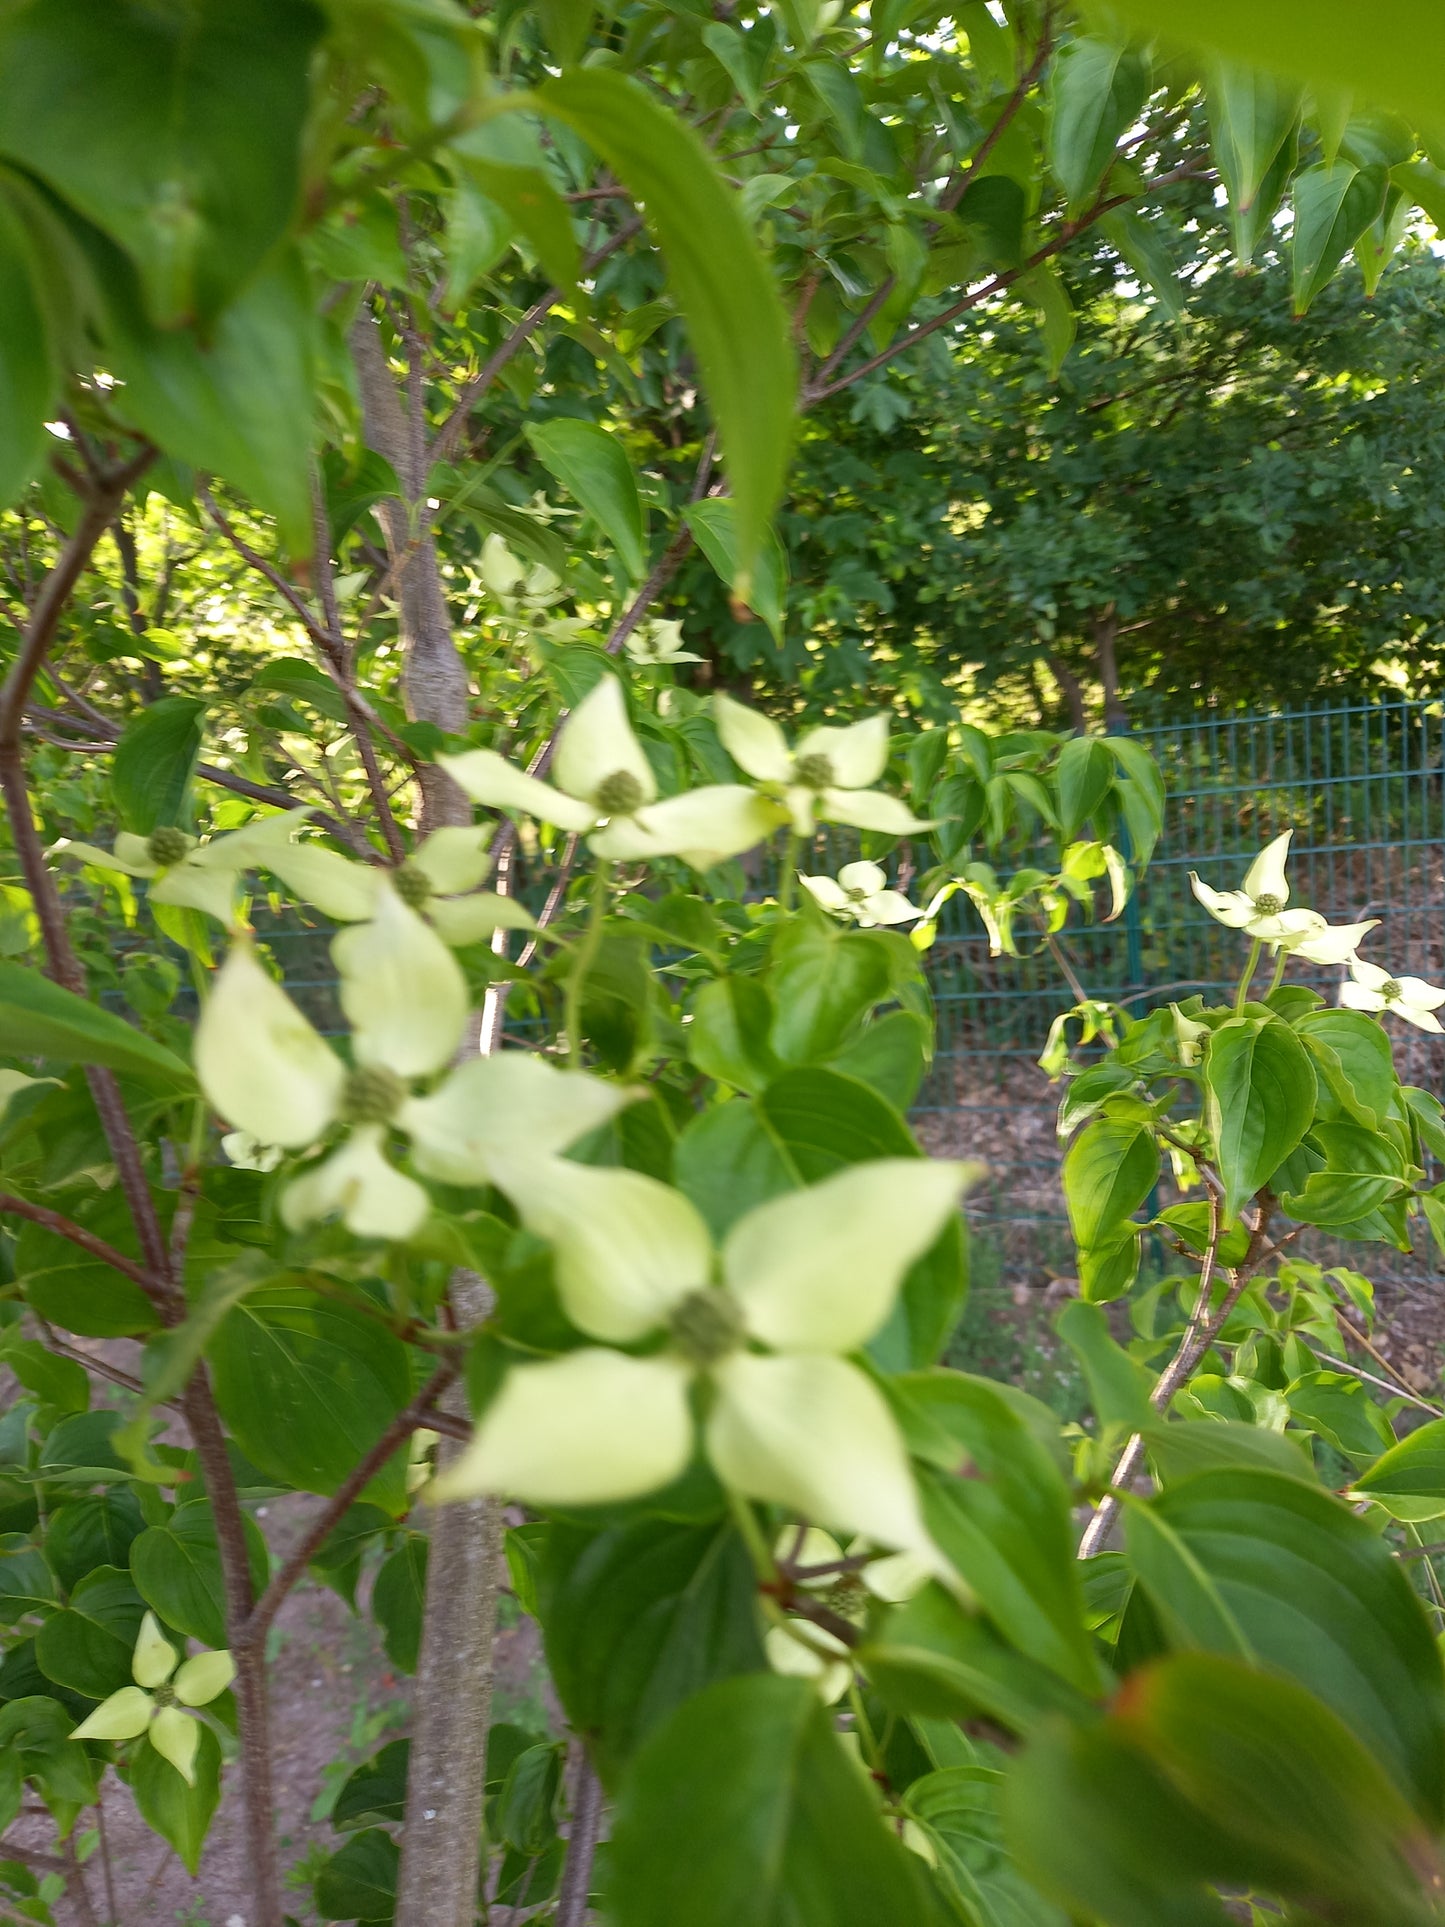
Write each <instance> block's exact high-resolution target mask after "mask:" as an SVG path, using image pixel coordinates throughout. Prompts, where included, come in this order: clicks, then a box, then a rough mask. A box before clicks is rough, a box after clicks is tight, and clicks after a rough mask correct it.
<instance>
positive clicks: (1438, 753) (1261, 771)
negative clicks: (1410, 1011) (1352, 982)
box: [258, 701, 1445, 1287]
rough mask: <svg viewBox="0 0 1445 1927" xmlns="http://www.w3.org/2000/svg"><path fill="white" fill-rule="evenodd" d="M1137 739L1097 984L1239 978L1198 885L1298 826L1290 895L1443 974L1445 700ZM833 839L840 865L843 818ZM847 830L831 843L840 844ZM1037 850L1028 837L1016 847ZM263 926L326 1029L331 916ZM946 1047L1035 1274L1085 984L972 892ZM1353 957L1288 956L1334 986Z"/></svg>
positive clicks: (947, 977) (1420, 967)
mask: <svg viewBox="0 0 1445 1927" xmlns="http://www.w3.org/2000/svg"><path fill="white" fill-rule="evenodd" d="M1136 733H1137V735H1138V737H1139V739H1140V740H1141V741H1142V742H1143V743H1145V744H1146V745H1147V746H1148V748H1149V749H1150V750H1151V751H1152V752H1153V754H1154V755H1155V757H1156V758H1157V759H1158V761H1159V763H1160V765H1161V767H1162V769H1163V772H1164V777H1165V782H1166V785H1167V790H1168V805H1167V814H1166V820H1165V826H1164V832H1163V835H1162V837H1161V839H1160V843H1159V847H1158V849H1157V851H1156V852H1155V855H1154V857H1153V860H1152V862H1151V864H1150V866H1149V869H1148V871H1147V872H1146V874H1145V877H1144V879H1143V882H1142V885H1141V887H1140V889H1139V891H1138V893H1137V895H1136V896H1135V897H1134V898H1133V899H1132V901H1131V902H1130V903H1129V905H1128V907H1127V909H1126V911H1125V913H1124V915H1123V916H1122V917H1121V918H1120V920H1119V921H1118V922H1117V923H1115V924H1111V925H1094V926H1084V927H1082V928H1080V927H1071V928H1070V929H1069V930H1067V931H1066V932H1065V934H1064V937H1063V940H1062V947H1063V950H1064V953H1065V956H1066V958H1067V961H1068V964H1069V967H1070V969H1071V970H1072V972H1073V974H1074V976H1075V978H1076V979H1077V980H1078V982H1079V983H1080V984H1081V985H1082V986H1083V987H1084V989H1085V990H1087V992H1088V993H1089V994H1090V995H1091V996H1102V997H1110V998H1115V999H1123V1000H1128V1001H1129V1002H1130V1003H1131V1005H1132V1007H1133V1008H1134V1009H1136V1010H1144V1009H1148V1008H1150V1007H1151V1006H1152V1005H1154V1004H1158V1003H1161V1002H1168V1001H1170V1000H1171V999H1174V998H1178V997H1181V996H1187V995H1188V994H1189V993H1190V992H1191V991H1194V990H1205V991H1218V990H1223V989H1225V988H1226V987H1229V986H1231V985H1232V984H1233V982H1234V981H1235V980H1237V976H1238V972H1239V969H1240V967H1241V965H1242V962H1243V958H1244V950H1245V947H1244V944H1243V942H1242V940H1241V939H1239V938H1238V937H1237V936H1236V935H1235V933H1233V932H1231V931H1228V930H1225V929H1223V928H1221V927H1220V925H1218V924H1217V923H1214V922H1213V921H1212V920H1211V919H1210V918H1209V917H1208V916H1206V915H1205V913H1204V912H1203V910H1202V909H1201V908H1200V906H1199V905H1198V903H1197V902H1196V901H1195V899H1194V897H1193V896H1192V895H1191V894H1190V890H1189V871H1190V870H1198V871H1199V872H1200V874H1201V875H1202V876H1203V877H1204V878H1205V879H1206V881H1208V882H1211V883H1213V884H1214V885H1215V886H1216V887H1217V888H1233V887H1234V886H1235V885H1237V884H1238V883H1239V881H1240V880H1241V878H1242V876H1243V873H1244V870H1245V868H1246V867H1247V865H1248V863H1249V860H1250V858H1251V857H1252V856H1253V854H1254V852H1255V851H1256V850H1257V849H1258V848H1259V847H1260V845H1261V844H1262V843H1264V842H1266V841H1267V840H1268V839H1269V838H1270V837H1272V836H1275V835H1277V834H1278V833H1279V832H1280V831H1281V830H1283V829H1286V828H1293V830H1294V832H1295V836H1294V846H1293V853H1292V857H1291V864H1290V872H1291V878H1292V885H1293V900H1294V901H1296V902H1299V903H1306V904H1309V905H1311V906H1313V907H1314V908H1315V909H1318V910H1320V911H1322V912H1324V914H1325V915H1326V916H1328V917H1329V918H1330V919H1331V920H1332V921H1350V920H1353V919H1355V918H1357V917H1362V916H1379V917H1381V918H1382V919H1383V923H1382V925H1381V928H1380V929H1379V930H1378V931H1376V932H1374V933H1372V937H1371V939H1370V940H1369V954H1371V955H1372V956H1374V957H1376V958H1378V959H1380V960H1382V961H1387V962H1388V963H1389V965H1390V967H1391V969H1393V970H1395V971H1397V972H1399V971H1409V972H1413V973H1415V974H1417V975H1420V976H1424V977H1427V978H1430V979H1431V980H1432V981H1442V980H1445V979H1442V978H1441V975H1440V973H1441V972H1442V971H1445V881H1442V869H1445V711H1442V705H1441V704H1438V703H1417V702H1406V701H1383V702H1377V703H1371V704H1332V705H1321V706H1319V707H1316V708H1308V709H1299V710H1292V711H1285V712H1281V713H1278V714H1274V715H1256V716H1231V717H1214V716H1209V715H1200V716H1198V717H1194V718H1188V719H1184V720H1175V721H1169V722H1158V723H1152V724H1150V725H1148V726H1147V727H1144V728H1140V729H1139V730H1138V731H1137V732H1136ZM827 841H828V844H829V847H828V849H827V850H826V852H824V851H823V850H822V849H821V848H820V850H819V853H818V861H819V864H820V867H824V866H826V867H829V868H836V865H837V863H839V862H843V861H846V860H847V858H848V856H849V854H850V853H852V852H850V851H849V850H848V849H847V848H845V847H844V846H843V841H842V840H841V839H838V838H829V839H827ZM835 844H836V847H833V846H834V845H835ZM1027 857H1028V853H1027V852H1020V853H1019V861H1020V862H1022V861H1024V860H1027ZM258 922H260V923H262V934H263V936H264V937H265V938H266V940H267V941H268V942H269V943H270V945H271V946H272V948H273V950H274V951H275V954H276V956H277V959H278V961H279V962H280V963H281V966H282V968H283V970H284V972H285V975H286V981H287V983H288V985H289V987H290V988H291V990H292V992H293V994H295V995H296V996H298V998H299V999H300V1000H301V1001H302V1003H303V1004H304V1006H305V1007H306V1009H307V1011H308V1013H309V1014H310V1015H311V1017H312V1019H313V1021H315V1022H316V1023H318V1024H319V1025H320V1026H321V1027H322V1028H323V1029H328V1030H333V1031H334V1030H338V1029H341V1028H343V1025H342V1020H341V1015H340V1012H339V1009H338V1008H337V1005H336V993H335V977H334V972H333V969H332V965H331V960H330V956H329V952H328V943H329V938H330V935H331V933H330V932H329V931H328V930H325V929H298V928H297V927H296V925H295V923H294V922H292V921H291V920H290V919H287V920H286V922H284V923H283V924H279V925H277V926H276V927H274V928H273V929H266V928H265V926H264V920H263V919H262V918H258ZM929 970H930V975H931V978H932V983H933V989H934V994H935V998H936V1001H937V1008H938V1053H937V1057H936V1060H935V1063H934V1067H933V1070H932V1072H931V1074H930V1077H929V1079H928V1082H927V1084H926V1085H925V1088H924V1089H923V1091H922V1092H921V1093H920V1097H919V1102H918V1106H917V1109H916V1112H915V1122H916V1125H917V1128H918V1130H919V1133H920V1136H921V1137H922V1138H923V1140H924V1142H925V1144H926V1145H927V1146H928V1148H929V1149H930V1150H933V1151H935V1152H936V1153H939V1154H948V1155H960V1156H969V1157H980V1158H983V1159H984V1160H986V1161H987V1163H988V1165H989V1168H990V1175H989V1178H988V1181H987V1182H986V1184H984V1185H983V1186H982V1187H981V1188H980V1190H979V1192H978V1194H977V1195H976V1197H975V1199H974V1201H973V1205H972V1208H971V1215H972V1217H973V1219H974V1221H975V1227H976V1230H977V1232H978V1233H979V1234H980V1238H981V1241H982V1243H983V1246H984V1248H985V1251H986V1252H987V1253H988V1256H987V1258H986V1260H985V1262H986V1264H987V1266H988V1269H989V1270H990V1271H991V1272H993V1273H996V1274H998V1282H1000V1283H1001V1284H1005V1285H1006V1284H1008V1283H1010V1282H1014V1283H1017V1284H1018V1285H1020V1286H1021V1287H1022V1286H1029V1287H1034V1286H1037V1285H1039V1284H1041V1283H1045V1282H1046V1281H1047V1279H1048V1277H1049V1276H1050V1275H1051V1274H1055V1273H1057V1274H1059V1275H1066V1274H1067V1273H1068V1271H1069V1269H1070V1265H1071V1259H1070V1251H1071V1247H1070V1245H1069V1241H1068V1237H1067V1227H1066V1223H1065V1219H1064V1212H1063V1201H1062V1197H1061V1194H1060V1191H1059V1185H1058V1171H1059V1159H1060V1151H1059V1145H1058V1141H1057V1138H1056V1135H1055V1131H1054V1114H1055V1108H1056V1101H1057V1091H1056V1090H1055V1089H1054V1088H1053V1087H1051V1086H1050V1084H1049V1082H1048V1080H1047V1079H1046V1078H1045V1076H1044V1074H1043V1073H1042V1072H1041V1071H1040V1070H1039V1068H1038V1064H1037V1059H1038V1056H1039V1053H1040V1051H1041V1050H1042V1048H1043V1045H1044V1041H1045V1038H1046V1037H1047V1034H1048V1029H1049V1025H1050V1022H1051V1021H1052V1019H1053V1017H1054V1016H1055V1014H1056V1013H1057V1012H1058V1011H1059V1010H1060V1009H1061V1008H1063V1007H1065V1006H1066V1005H1067V1004H1069V1003H1071V1002H1072V1001H1073V993H1072V991H1071V990H1070V988H1069V986H1068V983H1067V981H1066V979H1065V976H1064V974H1063V972H1062V971H1061V970H1060V968H1059V966H1058V964H1057V962H1056V961H1055V959H1054V958H1053V957H1051V956H1050V955H1049V954H1048V953H1047V952H1043V953H1041V954H1038V955H1034V956H1031V957H1026V958H1023V959H1016V958H1012V957H998V958H991V957H990V956H989V954H988V944H987V941H986V939H985V936H984V933H983V930H982V927H981V925H980V924H979V921H978V919H977V917H976V915H975V914H974V912H973V910H972V909H971V907H970V906H969V905H968V903H967V901H966V899H964V898H963V897H956V898H955V899H953V901H952V902H951V903H950V904H949V905H948V906H947V908H946V910H945V912H944V917H943V923H942V927H941V928H940V932H939V936H938V939H937V941H936V943H935V944H934V946H933V948H932V950H931V951H930V952H929ZM1341 974H1342V973H1341V972H1340V971H1339V970H1312V969H1310V968H1308V967H1292V969H1291V977H1292V979H1293V980H1295V981H1301V982H1311V983H1313V984H1314V985H1315V987H1316V988H1318V989H1319V990H1321V991H1322V992H1323V993H1324V994H1325V995H1326V996H1327V997H1329V998H1331V999H1333V997H1334V995H1335V994H1336V992H1337V989H1338V984H1339V979H1340V977H1341ZM1394 1031H1395V1041H1396V1045H1397V1048H1398V1049H1399V1050H1400V1051H1401V1053H1402V1056H1403V1065H1404V1069H1405V1073H1406V1075H1407V1076H1408V1078H1409V1079H1410V1081H1412V1082H1414V1083H1418V1084H1421V1085H1423V1086H1424V1087H1425V1088H1426V1089H1429V1090H1434V1091H1437V1092H1439V1091H1440V1090H1441V1086H1442V1079H1445V1038H1437V1037H1431V1036H1426V1035H1425V1034H1423V1033H1421V1032H1418V1031H1412V1030H1410V1029H1408V1027H1407V1026H1405V1025H1403V1024H1397V1025H1395V1026H1394ZM1310 1249H1311V1254H1312V1255H1316V1256H1320V1257H1322V1258H1324V1259H1325V1260H1326V1261H1327V1262H1333V1261H1335V1260H1336V1259H1337V1258H1339V1259H1346V1260H1348V1261H1351V1262H1354V1263H1359V1264H1362V1266H1363V1268H1365V1269H1367V1270H1368V1271H1369V1272H1370V1273H1371V1275H1372V1276H1375V1277H1377V1278H1392V1279H1394V1280H1395V1281H1397V1282H1399V1283H1401V1284H1406V1285H1409V1284H1416V1285H1419V1284H1423V1283H1425V1282H1426V1281H1428V1280H1430V1279H1439V1280H1441V1281H1442V1282H1445V1274H1442V1273H1441V1272H1440V1270H1439V1268H1438V1260H1437V1259H1436V1258H1435V1257H1434V1256H1433V1254H1432V1252H1431V1251H1430V1250H1429V1249H1428V1248H1427V1247H1426V1246H1424V1245H1422V1246H1421V1248H1420V1249H1419V1250H1418V1251H1417V1252H1416V1253H1415V1254H1414V1255H1413V1256H1409V1257H1407V1256H1406V1255H1405V1254H1403V1253H1398V1252H1392V1251H1390V1250H1388V1249H1387V1248H1385V1247H1380V1246H1374V1247H1370V1248H1369V1249H1368V1255H1367V1256H1365V1255H1363V1254H1361V1253H1359V1251H1358V1249H1357V1251H1356V1253H1355V1255H1354V1257H1353V1258H1352V1259H1351V1258H1350V1255H1349V1254H1348V1253H1345V1252H1335V1251H1333V1250H1331V1249H1330V1248H1329V1247H1328V1246H1327V1245H1326V1244H1325V1242H1324V1241H1323V1239H1321V1238H1318V1237H1317V1238H1316V1240H1315V1243H1314V1245H1313V1246H1312V1247H1311V1248H1310Z"/></svg>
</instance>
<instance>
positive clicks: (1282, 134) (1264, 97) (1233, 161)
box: [1206, 60, 1300, 213]
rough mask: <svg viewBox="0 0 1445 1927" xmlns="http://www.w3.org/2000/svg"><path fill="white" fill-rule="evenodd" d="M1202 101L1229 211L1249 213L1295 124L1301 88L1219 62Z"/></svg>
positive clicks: (1272, 76)
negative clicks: (1227, 196)
mask: <svg viewBox="0 0 1445 1927" xmlns="http://www.w3.org/2000/svg"><path fill="white" fill-rule="evenodd" d="M1206 98H1207V100H1208V104H1209V131H1210V134H1211V136H1212V137H1213V146H1214V160H1215V165H1216V166H1217V167H1218V169H1219V175H1220V179H1221V180H1222V181H1223V182H1224V185H1225V188H1226V189H1227V191H1228V194H1229V204H1230V207H1231V209H1233V210H1234V211H1235V212H1236V213H1247V212H1248V211H1249V210H1250V209H1251V208H1253V207H1254V205H1255V203H1256V202H1257V201H1258V200H1259V198H1260V195H1261V192H1262V190H1263V188H1264V184H1265V182H1266V180H1267V179H1268V178H1269V173H1270V169H1271V168H1272V167H1273V166H1274V163H1275V161H1276V160H1277V158H1278V157H1279V155H1280V153H1281V151H1282V150H1283V149H1284V146H1285V143H1286V141H1287V140H1288V139H1289V136H1290V134H1291V132H1292V131H1293V129H1294V128H1295V127H1296V125H1297V124H1298V121H1299V109H1300V96H1299V89H1298V88H1297V87H1291V86H1289V85H1287V84H1286V83H1284V82H1282V81H1280V80H1278V79H1276V78H1275V76H1274V75H1273V74H1269V73H1261V72H1260V71H1259V70H1258V69H1257V68H1255V67H1250V66H1240V65H1237V64H1236V63H1235V62H1233V61H1228V60H1221V61H1215V62H1214V63H1213V64H1212V65H1211V68H1210V74H1209V85H1208V88H1207V91H1206Z"/></svg>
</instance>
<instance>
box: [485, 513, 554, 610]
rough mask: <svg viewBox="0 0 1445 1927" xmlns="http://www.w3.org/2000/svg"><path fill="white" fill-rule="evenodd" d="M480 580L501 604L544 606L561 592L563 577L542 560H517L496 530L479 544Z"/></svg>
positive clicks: (530, 606)
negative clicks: (529, 561) (531, 561)
mask: <svg viewBox="0 0 1445 1927" xmlns="http://www.w3.org/2000/svg"><path fill="white" fill-rule="evenodd" d="M480 570H481V577H482V581H483V582H484V583H485V584H486V585H487V587H488V588H489V589H490V590H491V592H492V594H493V595H494V596H495V597H496V598H497V600H498V601H499V602H501V603H504V604H512V603H521V604H523V605H525V606H527V607H529V608H536V609H545V608H546V607H547V605H548V604H549V603H551V602H555V601H556V600H557V598H558V596H560V595H561V593H562V578H561V577H560V576H559V575H558V574H557V573H556V571H555V570H553V569H549V568H548V567H547V566H546V564H545V563H543V562H533V563H531V564H528V563H526V562H522V561H519V560H518V558H517V557H516V556H515V555H514V554H513V553H512V551H511V550H510V549H509V548H508V547H507V544H506V542H505V541H504V540H503V538H502V537H501V536H500V535H498V534H497V533H496V531H495V530H493V532H492V533H491V534H490V535H489V536H488V537H487V539H486V540H485V541H484V542H483V544H482V557H481V563H480Z"/></svg>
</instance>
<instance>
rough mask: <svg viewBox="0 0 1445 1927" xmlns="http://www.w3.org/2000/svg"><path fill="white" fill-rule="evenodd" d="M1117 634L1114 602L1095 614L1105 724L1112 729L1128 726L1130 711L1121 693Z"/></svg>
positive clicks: (1117, 625) (1124, 728)
mask: <svg viewBox="0 0 1445 1927" xmlns="http://www.w3.org/2000/svg"><path fill="white" fill-rule="evenodd" d="M1118 634H1119V616H1118V611H1117V610H1116V609H1115V607H1114V605H1113V603H1112V602H1111V603H1110V604H1109V606H1108V608H1107V609H1105V610H1104V612H1103V614H1102V615H1097V616H1095V617H1094V649H1095V653H1096V654H1097V656H1098V658H1099V681H1100V682H1101V683H1102V684H1103V685H1104V727H1105V729H1108V730H1111V731H1112V730H1126V729H1127V728H1128V727H1129V712H1128V710H1127V709H1126V708H1125V707H1124V703H1123V699H1122V698H1121V697H1120V695H1119V659H1118V656H1117V655H1116V653H1115V648H1114V645H1115V642H1116V640H1117V638H1118Z"/></svg>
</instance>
